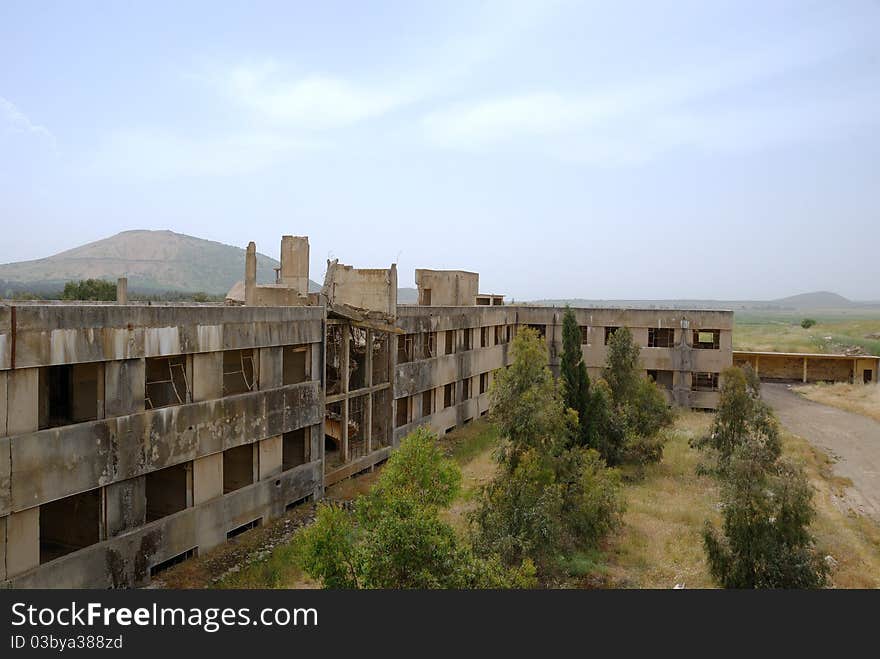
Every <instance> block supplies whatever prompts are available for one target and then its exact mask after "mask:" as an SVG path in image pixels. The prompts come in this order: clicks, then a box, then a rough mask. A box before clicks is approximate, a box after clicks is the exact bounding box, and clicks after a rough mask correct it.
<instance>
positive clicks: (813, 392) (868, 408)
mask: <svg viewBox="0 0 880 659" xmlns="http://www.w3.org/2000/svg"><path fill="white" fill-rule="evenodd" d="M794 390H795V391H796V392H797V393H799V394H800V395H801V396H803V397H804V398H809V399H810V400H812V401H815V402H817V403H822V404H824V405H831V406H833V407H838V408H840V409H842V410H846V411H847V412H855V413H856V414H863V415H864V416H868V417H871V418H872V419H874V420H875V421H880V385H876V384H847V383H845V382H836V383H834V384H807V385H802V386H799V387H794Z"/></svg>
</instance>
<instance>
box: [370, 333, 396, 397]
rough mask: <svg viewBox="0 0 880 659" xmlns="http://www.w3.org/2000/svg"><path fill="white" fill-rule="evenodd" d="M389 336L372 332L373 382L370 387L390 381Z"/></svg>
mask: <svg viewBox="0 0 880 659" xmlns="http://www.w3.org/2000/svg"><path fill="white" fill-rule="evenodd" d="M389 345H390V336H389V334H388V333H387V332H378V331H376V330H373V380H372V382H371V384H372V385H374V386H375V385H377V384H385V383H386V382H388V381H389V380H390V375H389V365H390V363H391V360H390V357H391V352H390V349H389Z"/></svg>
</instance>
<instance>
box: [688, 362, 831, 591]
mask: <svg viewBox="0 0 880 659" xmlns="http://www.w3.org/2000/svg"><path fill="white" fill-rule="evenodd" d="M722 377H723V384H722V387H721V395H720V400H719V404H718V410H717V413H716V415H715V420H714V422H713V424H712V426H711V430H710V433H709V434H708V435H706V436H704V437H703V438H701V439H700V440H698V441H696V442H695V444H696V445H697V446H698V447H701V448H704V449H708V450H710V451H712V452H713V453H714V455H715V457H716V465H715V468H714V471H715V473H716V474H717V475H718V476H719V478H721V483H722V486H721V487H722V504H723V512H722V518H723V523H722V529H721V531H720V532H719V530H718V529H717V527H716V526H715V525H714V524H712V523H711V522H707V523H706V527H705V530H704V532H703V542H704V545H705V549H706V556H707V560H708V563H709V570H710V572H711V574H712V577H713V578H714V579H715V581H716V582H717V583H718V584H719V585H721V586H723V587H725V588H817V587H821V586H823V585H825V583H826V580H827V576H828V568H827V566H826V564H825V563H824V562H823V561H822V559H821V558H820V557H819V555H818V553H817V552H816V550H815V541H814V539H813V537H812V535H811V534H810V531H809V526H810V523H811V522H812V520H813V519H814V518H815V514H816V511H815V508H814V507H813V503H812V497H813V492H812V489H811V486H810V485H809V483H808V482H807V480H806V476H805V475H804V473H803V470H802V469H801V468H800V467H799V466H797V465H795V464H793V463H791V462H789V461H787V460H784V459H782V458H781V457H780V456H781V453H782V445H781V442H780V439H779V427H778V422H777V421H776V418H775V416H774V415H773V413H772V411H771V410H770V409H769V408H768V407H767V405H766V404H765V403H764V402H763V401H761V399H760V383H759V382H758V380H757V377H756V375H755V374H754V373H752V372H744V371H743V370H742V369H739V368H736V367H732V368H729V369H727V370H725V371H724V373H723V374H722Z"/></svg>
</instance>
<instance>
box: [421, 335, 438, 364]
mask: <svg viewBox="0 0 880 659" xmlns="http://www.w3.org/2000/svg"><path fill="white" fill-rule="evenodd" d="M436 356H437V332H425V333H424V334H422V357H423V358H424V359H431V357H436Z"/></svg>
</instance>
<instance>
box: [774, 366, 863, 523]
mask: <svg viewBox="0 0 880 659" xmlns="http://www.w3.org/2000/svg"><path fill="white" fill-rule="evenodd" d="M761 393H762V395H763V397H764V400H766V401H767V402H768V403H769V404H770V405H771V406H772V407H773V409H774V410H776V414H777V415H778V416H779V420H780V421H781V422H782V424H783V425H784V426H785V427H786V428H787V429H788V430H789V431H791V432H793V433H794V434H796V435H799V436H801V437H803V438H804V439H806V440H807V441H809V442H810V443H812V444H813V445H814V446H816V447H817V448H820V449H822V450H824V451H825V452H827V453H828V454H829V455H831V456H832V457H833V458H835V459H836V460H837V462H836V464H835V465H834V471H835V473H836V474H838V475H840V476H843V477H844V478H848V479H850V480H851V481H852V487H851V488H848V492H847V494H848V497H849V499H850V503H851V504H852V505H853V507H854V508H855V509H856V510H858V511H859V512H861V513H863V514H865V515H869V516H870V517H872V518H874V519H875V520H877V521H878V522H880V423H878V422H877V421H874V420H873V419H870V418H868V417H866V416H862V415H861V414H854V413H853V412H847V411H845V410H841V409H838V408H836V407H830V406H828V405H822V404H821V403H815V402H813V401H811V400H807V399H806V398H803V397H802V396H799V395H797V394H796V393H794V392H793V391H792V390H791V389H789V388H788V385H785V384H775V383H769V382H767V383H764V384H763V385H762V387H761Z"/></svg>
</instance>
